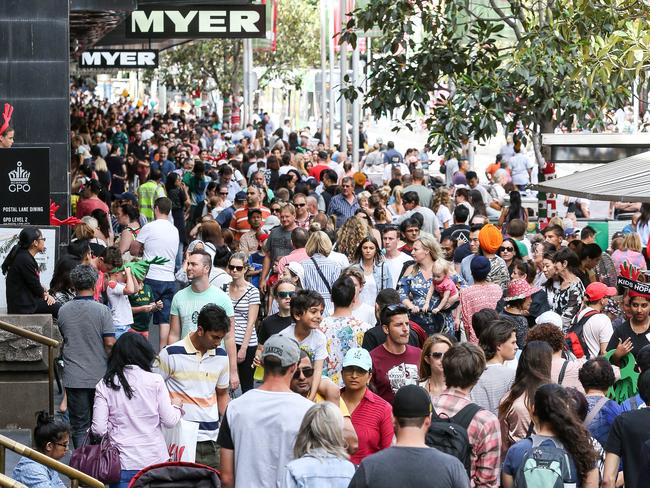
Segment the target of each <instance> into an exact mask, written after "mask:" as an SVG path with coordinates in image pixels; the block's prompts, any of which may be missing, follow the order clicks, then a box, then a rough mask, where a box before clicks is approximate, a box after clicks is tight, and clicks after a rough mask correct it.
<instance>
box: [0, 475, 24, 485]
mask: <svg viewBox="0 0 650 488" xmlns="http://www.w3.org/2000/svg"><path fill="white" fill-rule="evenodd" d="M0 486H2V487H6V488H28V487H27V486H26V485H23V484H22V483H19V482H18V481H16V480H12V479H11V478H10V477H9V476H5V475H4V474H2V473H0Z"/></svg>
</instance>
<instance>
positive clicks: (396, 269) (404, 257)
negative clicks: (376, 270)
mask: <svg viewBox="0 0 650 488" xmlns="http://www.w3.org/2000/svg"><path fill="white" fill-rule="evenodd" d="M381 238H382V241H383V244H384V251H385V255H384V261H385V262H386V266H388V270H389V271H390V275H391V277H392V278H393V284H394V285H395V288H397V283H398V280H399V277H400V275H401V273H402V268H403V267H404V263H406V262H408V261H412V260H413V259H412V258H411V256H409V255H408V254H406V253H403V252H401V251H400V250H398V249H397V245H398V244H399V228H398V227H397V226H386V227H384V230H383V232H382V237H381Z"/></svg>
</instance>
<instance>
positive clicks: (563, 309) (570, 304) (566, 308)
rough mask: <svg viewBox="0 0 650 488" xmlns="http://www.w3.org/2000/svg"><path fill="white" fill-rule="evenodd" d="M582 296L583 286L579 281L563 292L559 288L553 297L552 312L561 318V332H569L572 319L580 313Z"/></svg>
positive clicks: (583, 292) (583, 293)
mask: <svg viewBox="0 0 650 488" xmlns="http://www.w3.org/2000/svg"><path fill="white" fill-rule="evenodd" d="M584 296H585V286H584V285H583V284H582V281H580V280H579V279H578V280H576V281H574V282H573V283H571V284H570V285H569V286H568V287H567V288H565V289H564V290H563V289H561V288H560V289H559V290H557V293H556V294H555V295H554V296H553V311H554V312H555V313H557V314H559V315H560V316H562V332H564V333H566V332H567V330H569V327H570V326H571V321H572V320H573V317H575V316H576V314H577V313H578V312H579V311H580V306H581V305H582V299H583V298H584Z"/></svg>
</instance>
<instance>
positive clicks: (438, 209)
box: [431, 187, 453, 229]
mask: <svg viewBox="0 0 650 488" xmlns="http://www.w3.org/2000/svg"><path fill="white" fill-rule="evenodd" d="M450 205H451V196H450V195H449V188H447V187H441V188H438V191H436V193H434V195H433V198H432V199H431V210H433V211H434V213H435V214H436V217H438V222H439V223H440V225H441V226H442V228H443V229H446V228H448V227H449V226H450V225H451V224H453V220H452V217H451V211H450V210H449V207H450Z"/></svg>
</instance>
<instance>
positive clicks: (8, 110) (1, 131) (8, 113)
mask: <svg viewBox="0 0 650 488" xmlns="http://www.w3.org/2000/svg"><path fill="white" fill-rule="evenodd" d="M13 113H14V108H13V107H12V106H11V105H9V104H8V103H5V111H4V112H3V114H2V117H3V118H4V123H3V124H2V127H0V136H1V135H2V134H4V133H5V131H6V130H7V128H8V127H9V121H10V120H11V115H12V114H13Z"/></svg>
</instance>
